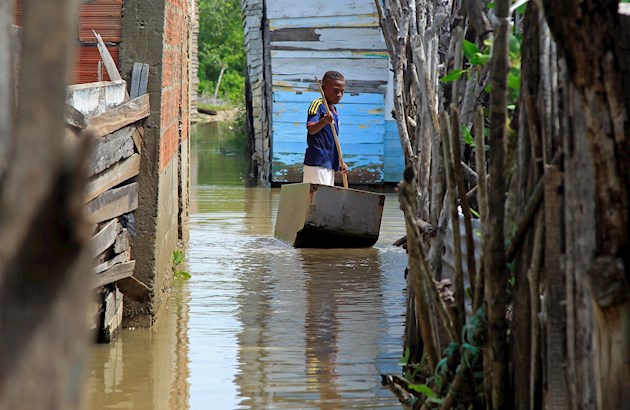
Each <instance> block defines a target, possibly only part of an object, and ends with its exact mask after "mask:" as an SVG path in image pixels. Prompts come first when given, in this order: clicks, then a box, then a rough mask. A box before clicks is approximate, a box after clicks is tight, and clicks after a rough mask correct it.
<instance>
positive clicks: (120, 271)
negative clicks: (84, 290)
mask: <svg viewBox="0 0 630 410" xmlns="http://www.w3.org/2000/svg"><path fill="white" fill-rule="evenodd" d="M135 267H136V261H130V262H127V263H119V264H118V265H114V266H112V267H111V268H109V269H107V270H106V271H105V272H103V273H98V274H93V276H94V279H93V282H92V287H94V288H98V287H100V286H105V285H107V284H109V283H112V282H116V281H118V280H121V279H124V278H128V277H130V276H131V275H133V270H134V268H135Z"/></svg>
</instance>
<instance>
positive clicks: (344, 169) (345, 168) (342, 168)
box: [339, 162, 348, 174]
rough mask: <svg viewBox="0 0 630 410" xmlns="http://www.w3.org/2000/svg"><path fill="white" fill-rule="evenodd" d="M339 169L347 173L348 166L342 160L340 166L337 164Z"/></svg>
mask: <svg viewBox="0 0 630 410" xmlns="http://www.w3.org/2000/svg"><path fill="white" fill-rule="evenodd" d="M339 171H341V172H342V173H344V174H347V173H348V166H347V165H346V163H345V162H343V163H342V164H341V165H340V166H339Z"/></svg>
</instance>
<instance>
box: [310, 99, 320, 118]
mask: <svg viewBox="0 0 630 410" xmlns="http://www.w3.org/2000/svg"><path fill="white" fill-rule="evenodd" d="M322 102H323V101H322V99H321V98H318V99H316V100H314V101H313V102H312V103H311V106H310V107H308V115H315V114H317V111H318V110H319V107H320V106H321V105H322Z"/></svg>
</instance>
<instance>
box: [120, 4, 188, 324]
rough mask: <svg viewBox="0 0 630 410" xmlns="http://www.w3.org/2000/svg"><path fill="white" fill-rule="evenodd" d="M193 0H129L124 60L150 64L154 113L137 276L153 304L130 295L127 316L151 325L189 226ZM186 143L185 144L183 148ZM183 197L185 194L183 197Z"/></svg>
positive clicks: (124, 66)
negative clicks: (173, 257) (150, 292)
mask: <svg viewBox="0 0 630 410" xmlns="http://www.w3.org/2000/svg"><path fill="white" fill-rule="evenodd" d="M191 10H192V0H153V1H145V0H125V1H124V2H123V19H122V44H121V51H120V64H121V72H122V74H123V77H124V78H126V79H128V80H129V77H130V73H131V68H132V65H133V63H134V62H141V63H147V64H149V67H150V71H149V82H148V87H147V91H148V93H149V94H150V99H151V116H150V117H149V119H148V121H147V124H146V126H145V135H144V138H143V141H142V147H143V150H142V160H141V164H140V176H139V179H138V182H139V184H138V185H139V188H140V193H139V208H138V210H137V211H136V223H137V228H138V236H137V237H136V238H135V239H134V242H133V249H134V257H135V259H136V260H137V261H138V263H137V264H136V271H135V272H134V276H135V277H136V278H137V279H138V280H140V281H142V282H144V283H145V284H147V285H149V286H150V287H151V288H152V290H153V293H152V298H151V300H150V301H149V303H147V304H138V303H135V302H133V301H127V300H125V303H126V305H125V316H126V319H125V324H126V325H128V326H132V325H133V326H149V325H151V324H152V323H153V322H154V319H155V317H156V315H157V313H158V312H159V310H160V308H161V306H162V305H163V302H164V300H165V298H166V297H167V296H168V287H169V285H170V281H171V279H172V253H173V251H174V250H175V249H177V248H178V246H180V244H181V242H182V240H184V239H186V237H187V234H186V231H187V228H186V226H187V221H186V218H187V215H188V211H187V206H188V200H187V197H188V196H187V191H188V187H189V183H188V169H187V164H188V160H187V158H184V159H183V160H182V158H181V156H182V155H183V156H185V157H187V155H188V151H189V150H188V132H189V105H190V89H189V83H190V82H189V76H190V53H191V50H190V44H191V42H190V41H189V40H190V39H189V33H190V31H191V30H190V27H191V23H190V14H191ZM182 147H183V148H182ZM182 198H185V199H182Z"/></svg>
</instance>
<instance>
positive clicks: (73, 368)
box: [0, 0, 89, 409]
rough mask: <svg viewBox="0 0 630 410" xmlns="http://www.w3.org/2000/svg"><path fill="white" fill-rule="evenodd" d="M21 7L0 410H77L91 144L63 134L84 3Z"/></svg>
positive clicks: (32, 1) (4, 219)
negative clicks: (79, 16)
mask: <svg viewBox="0 0 630 410" xmlns="http://www.w3.org/2000/svg"><path fill="white" fill-rule="evenodd" d="M6 3H12V2H10V1H9V2H7V1H5V2H2V4H3V5H5V4H6ZM22 10H23V11H24V14H23V21H24V31H23V49H22V56H21V64H20V67H21V72H20V77H21V79H22V80H23V81H22V83H21V85H20V88H19V105H18V110H17V115H16V116H15V118H16V125H15V129H14V132H13V133H12V134H11V135H12V136H13V138H12V140H11V144H12V147H13V148H12V152H13V154H12V156H11V161H10V162H9V164H8V168H7V171H6V173H5V176H4V179H3V180H2V184H1V185H0V204H1V208H0V209H1V211H0V243H2V249H0V335H1V337H0V408H3V409H13V408H41V407H51V408H59V409H61V408H63V409H76V408H80V407H81V397H82V390H83V386H82V383H81V382H80V381H81V375H82V369H83V365H84V359H85V353H86V348H87V344H88V327H87V322H86V309H87V301H88V296H89V288H88V286H87V285H88V279H89V276H88V275H86V271H87V269H86V268H87V262H88V258H87V255H86V253H85V243H86V242H87V238H88V236H89V227H88V226H87V224H86V223H85V221H84V218H83V217H82V207H83V199H82V198H83V190H84V186H85V180H86V178H85V173H84V172H82V169H83V164H82V161H84V160H85V158H86V157H87V147H88V145H87V143H86V142H89V141H88V140H87V139H83V140H82V141H85V142H84V143H83V144H78V143H74V142H72V140H65V139H64V138H63V135H64V133H63V131H64V117H65V116H64V110H65V95H66V81H67V78H68V70H67V67H68V62H69V56H70V51H71V50H72V49H73V46H74V44H75V41H73V38H74V36H75V32H76V31H75V30H74V29H73V27H74V24H75V22H76V12H77V1H76V0H59V1H55V2H42V1H40V0H23V1H22ZM5 13H7V11H6V10H4V8H3V10H2V12H1V13H0V14H2V15H5ZM8 14H9V16H12V13H8ZM5 23H6V20H5ZM0 29H2V30H4V27H3V26H0ZM5 46H6V44H5V43H2V42H0V47H5ZM8 51H9V50H6V49H0V54H6V53H8ZM0 71H2V72H4V70H0ZM4 94H5V93H4V91H3V92H0V95H4ZM9 107H12V105H9V106H8V107H7V106H4V109H5V110H8V111H11V110H10V108H9ZM34 111H35V112H36V113H37V114H36V115H33V112H34ZM10 115H11V116H12V115H13V113H12V112H11V113H10ZM34 175H36V176H37V177H36V178H34V177H33V176H34Z"/></svg>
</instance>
